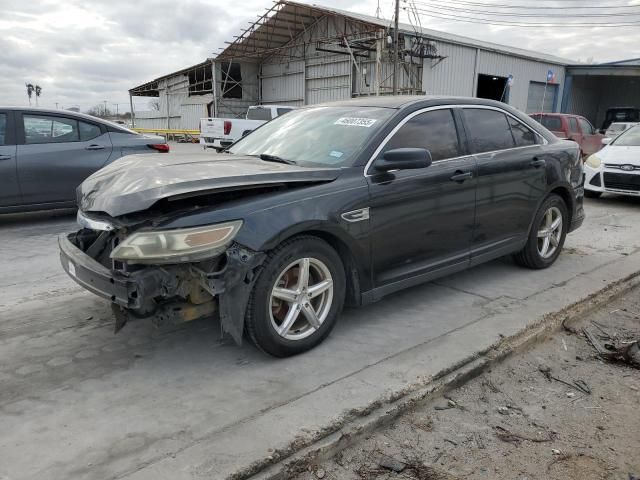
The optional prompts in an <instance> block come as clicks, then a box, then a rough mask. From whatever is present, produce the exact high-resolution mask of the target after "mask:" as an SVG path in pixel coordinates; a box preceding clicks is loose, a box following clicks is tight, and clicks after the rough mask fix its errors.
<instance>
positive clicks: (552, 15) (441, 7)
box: [420, 2, 640, 18]
mask: <svg viewBox="0 0 640 480" xmlns="http://www.w3.org/2000/svg"><path fill="white" fill-rule="evenodd" d="M420 5H425V6H428V7H431V8H437V9H439V10H448V11H452V12H456V13H457V12H461V13H473V14H481V15H496V16H501V17H536V18H540V17H542V18H547V17H548V18H582V17H584V18H594V17H597V18H602V17H628V16H630V15H640V11H638V12H637V13H582V14H580V13H571V14H570V15H566V14H559V13H511V12H498V11H494V10H472V9H465V8H460V7H448V6H445V5H441V4H433V3H431V4H426V3H422V2H420Z"/></svg>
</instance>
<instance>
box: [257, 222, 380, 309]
mask: <svg viewBox="0 0 640 480" xmlns="http://www.w3.org/2000/svg"><path fill="white" fill-rule="evenodd" d="M344 235H346V234H343V235H340V234H339V233H337V232H335V231H333V230H330V229H326V228H322V227H321V226H320V225H313V226H309V227H308V228H304V229H295V230H292V231H289V232H288V234H286V235H281V236H278V238H277V239H273V240H272V241H270V242H268V250H271V249H273V248H275V247H277V246H278V245H280V244H282V243H284V242H287V241H290V240H291V239H293V238H296V237H316V238H319V239H321V240H323V241H325V242H327V243H328V244H329V245H330V246H331V248H333V249H334V250H335V251H336V252H337V253H338V255H339V256H340V258H341V259H342V263H343V266H344V270H345V281H346V285H347V292H346V297H345V302H346V304H347V305H348V306H359V305H360V304H361V303H362V300H361V292H362V291H364V290H367V285H368V282H367V272H368V266H367V264H366V262H362V261H358V257H359V256H360V257H362V255H364V257H363V258H367V259H368V256H367V255H366V253H365V252H361V254H362V255H358V253H357V252H356V249H357V247H356V246H354V244H355V243H357V241H356V240H355V239H349V240H347V239H345V238H342V237H343V236H344Z"/></svg>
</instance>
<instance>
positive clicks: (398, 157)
mask: <svg viewBox="0 0 640 480" xmlns="http://www.w3.org/2000/svg"><path fill="white" fill-rule="evenodd" d="M431 163H433V159H432V158H431V153H430V152H429V150H427V149H426V148H395V149H393V150H389V151H387V152H385V153H384V155H383V156H382V158H379V159H378V160H376V161H375V163H374V164H373V167H374V168H375V169H376V170H377V171H379V172H388V171H390V170H412V169H417V168H426V167H428V166H429V165H431Z"/></svg>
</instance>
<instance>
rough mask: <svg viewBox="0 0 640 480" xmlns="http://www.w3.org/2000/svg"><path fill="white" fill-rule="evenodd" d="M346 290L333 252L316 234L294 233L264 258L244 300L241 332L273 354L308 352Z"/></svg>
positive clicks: (334, 316)
mask: <svg viewBox="0 0 640 480" xmlns="http://www.w3.org/2000/svg"><path fill="white" fill-rule="evenodd" d="M305 272H306V273H305ZM345 292H346V279H345V273H344V266H343V264H342V260H341V259H340V256H339V255H338V254H337V252H336V251H335V250H334V249H333V248H332V247H331V246H330V245H329V244H328V243H327V242H325V241H324V240H321V239H319V238H317V237H312V236H300V237H295V238H293V239H291V240H288V241H286V242H284V243H282V244H280V245H279V246H278V247H276V248H275V249H274V250H272V251H271V252H270V253H269V255H268V256H267V259H266V260H265V262H264V264H263V268H262V271H261V272H260V274H259V276H258V279H257V280H256V283H255V285H254V287H253V291H252V292H251V296H250V298H249V304H248V306H247V313H246V317H245V330H246V333H247V335H248V337H249V338H250V339H251V341H252V342H253V343H254V344H255V345H256V346H257V347H258V348H259V349H260V350H262V351H264V352H266V353H268V354H270V355H274V356H276V357H288V356H291V355H296V354H298V353H302V352H305V351H307V350H310V349H312V348H313V347H315V346H316V345H318V344H319V343H321V342H322V341H323V340H324V339H325V338H326V337H327V335H329V333H330V332H331V330H332V329H333V327H334V326H335V324H336V321H337V320H338V315H339V314H340V312H341V311H342V307H343V305H344V299H345Z"/></svg>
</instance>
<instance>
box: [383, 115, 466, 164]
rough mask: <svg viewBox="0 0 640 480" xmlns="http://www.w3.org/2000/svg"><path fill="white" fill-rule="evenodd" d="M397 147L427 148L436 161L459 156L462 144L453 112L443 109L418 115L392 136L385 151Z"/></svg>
mask: <svg viewBox="0 0 640 480" xmlns="http://www.w3.org/2000/svg"><path fill="white" fill-rule="evenodd" d="M396 148H426V149H427V150H429V152H431V158H433V161H434V162H435V161H438V160H442V159H445V158H453V157H459V156H460V155H461V152H460V144H459V142H458V132H457V130H456V124H455V122H454V120H453V113H452V112H451V110H450V109H443V110H432V111H430V112H425V113H421V114H419V115H416V116H415V117H413V118H412V119H411V120H409V121H408V122H407V123H405V124H404V125H403V126H402V127H400V129H399V130H398V131H397V132H396V133H395V135H394V136H393V137H391V140H389V142H387V144H386V145H385V148H384V151H385V152H386V151H388V150H394V149H396Z"/></svg>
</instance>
